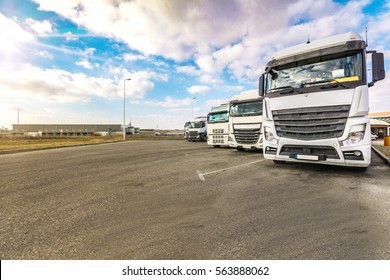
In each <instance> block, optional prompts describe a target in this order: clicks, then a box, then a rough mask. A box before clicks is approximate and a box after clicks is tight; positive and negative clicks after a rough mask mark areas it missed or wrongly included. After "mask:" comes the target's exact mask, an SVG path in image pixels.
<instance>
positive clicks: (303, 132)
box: [272, 105, 350, 140]
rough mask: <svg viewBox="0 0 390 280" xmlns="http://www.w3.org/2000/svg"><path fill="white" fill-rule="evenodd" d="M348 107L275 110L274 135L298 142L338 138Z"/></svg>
mask: <svg viewBox="0 0 390 280" xmlns="http://www.w3.org/2000/svg"><path fill="white" fill-rule="evenodd" d="M349 109H350V106H349V105H339V106H326V107H325V106H324V107H312V108H297V109H288V110H275V111H272V115H273V118H274V122H275V129H276V134H277V135H278V136H279V137H286V138H292V139H299V140H314V139H327V138H338V137H340V136H341V135H342V134H343V132H344V128H345V124H346V122H347V118H348V114H349Z"/></svg>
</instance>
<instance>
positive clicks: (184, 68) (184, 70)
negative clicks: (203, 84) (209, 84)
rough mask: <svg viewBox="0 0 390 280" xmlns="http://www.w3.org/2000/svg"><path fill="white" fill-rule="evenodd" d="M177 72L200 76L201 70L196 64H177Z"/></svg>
mask: <svg viewBox="0 0 390 280" xmlns="http://www.w3.org/2000/svg"><path fill="white" fill-rule="evenodd" d="M176 71H177V73H184V74H187V75H190V76H200V71H199V70H198V69H196V68H195V67H194V66H192V65H190V66H176Z"/></svg>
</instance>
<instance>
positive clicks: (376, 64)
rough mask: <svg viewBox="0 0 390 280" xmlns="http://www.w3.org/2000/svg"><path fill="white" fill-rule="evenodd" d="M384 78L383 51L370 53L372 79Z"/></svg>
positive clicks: (375, 80) (374, 80)
mask: <svg viewBox="0 0 390 280" xmlns="http://www.w3.org/2000/svg"><path fill="white" fill-rule="evenodd" d="M384 78H385V63H384V58H383V53H373V54H372V81H373V82H374V83H375V82H377V81H380V80H383V79H384Z"/></svg>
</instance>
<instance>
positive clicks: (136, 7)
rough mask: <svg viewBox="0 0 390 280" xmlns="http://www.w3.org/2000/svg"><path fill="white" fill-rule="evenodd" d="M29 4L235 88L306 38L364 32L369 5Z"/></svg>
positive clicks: (303, 1) (316, 0) (317, 1)
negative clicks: (224, 76)
mask: <svg viewBox="0 0 390 280" xmlns="http://www.w3.org/2000/svg"><path fill="white" fill-rule="evenodd" d="M34 1H35V2H37V3H38V4H39V7H40V9H42V10H50V11H55V12H57V13H59V14H60V15H62V16H64V17H65V18H68V19H70V20H72V21H73V22H75V23H76V24H77V25H79V26H82V27H84V28H86V29H87V30H89V31H90V32H92V33H94V34H98V35H102V36H107V37H109V38H116V39H119V40H121V41H124V42H126V43H127V44H128V46H129V47H130V48H131V49H134V50H137V51H139V52H140V53H142V54H143V55H145V56H149V55H157V56H163V57H165V58H168V59H174V60H176V61H183V60H187V59H194V60H195V62H196V64H197V67H194V66H179V67H177V68H176V70H177V72H179V73H186V74H188V75H191V76H194V77H201V78H203V80H205V79H207V78H209V77H210V76H214V77H215V75H220V74H221V73H222V72H223V71H224V70H228V71H230V73H232V74H233V75H234V77H235V78H237V79H238V80H240V81H246V80H248V79H250V80H255V79H257V77H258V76H259V75H260V74H261V71H262V70H263V69H264V65H265V63H266V61H267V59H269V57H270V56H271V54H272V53H273V52H274V51H275V50H277V49H280V48H283V47H286V46H290V45H294V44H297V43H303V42H306V40H307V37H308V34H309V33H310V37H311V38H312V39H315V38H318V37H324V36H326V35H333V34H335V33H340V32H345V31H350V30H357V29H358V30H357V31H359V29H360V30H361V28H362V26H361V25H362V24H363V23H362V22H364V20H365V17H364V16H363V14H362V9H363V7H364V6H365V5H366V4H367V3H369V1H368V0H364V1H350V2H348V3H347V4H345V5H342V4H339V3H335V2H333V1H331V0H295V1H291V0H280V1H256V0H237V1H224V0H214V1H172V0H149V1H105V0H97V1H93V2H89V1H88V2H87V1H81V0H73V1H69V2H63V1H60V2H59V1H50V0H34ZM346 19H348V20H346ZM381 28H384V27H381ZM141 57H142V56H132V55H129V56H127V57H125V59H127V61H133V60H135V59H140V58H141ZM203 75H210V76H206V77H202V76H203ZM216 79H217V78H216Z"/></svg>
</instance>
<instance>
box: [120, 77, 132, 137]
mask: <svg viewBox="0 0 390 280" xmlns="http://www.w3.org/2000/svg"><path fill="white" fill-rule="evenodd" d="M130 80H131V78H127V79H123V128H122V129H123V131H122V134H123V141H125V140H126V129H125V125H126V81H130Z"/></svg>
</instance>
